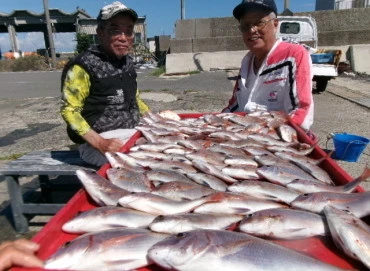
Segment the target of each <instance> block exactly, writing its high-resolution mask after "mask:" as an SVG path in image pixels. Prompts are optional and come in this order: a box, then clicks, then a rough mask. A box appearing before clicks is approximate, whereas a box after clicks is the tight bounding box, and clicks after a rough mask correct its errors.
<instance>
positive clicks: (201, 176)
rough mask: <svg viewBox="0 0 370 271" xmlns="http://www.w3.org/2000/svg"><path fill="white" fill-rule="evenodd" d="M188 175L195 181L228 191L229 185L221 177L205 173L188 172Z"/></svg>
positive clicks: (218, 189)
mask: <svg viewBox="0 0 370 271" xmlns="http://www.w3.org/2000/svg"><path fill="white" fill-rule="evenodd" d="M186 176H187V177H189V178H190V179H191V180H193V181H194V182H196V183H198V184H201V185H204V186H207V187H210V188H212V189H214V190H217V191H226V189H227V187H228V185H227V184H226V183H225V182H224V181H223V180H221V179H219V178H217V177H215V176H213V175H209V174H205V173H200V172H199V173H188V174H186Z"/></svg>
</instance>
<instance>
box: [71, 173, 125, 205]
mask: <svg viewBox="0 0 370 271" xmlns="http://www.w3.org/2000/svg"><path fill="white" fill-rule="evenodd" d="M76 175H77V177H78V179H79V180H80V181H81V183H82V185H83V187H84V188H85V190H86V192H87V193H88V194H89V196H90V197H91V198H92V199H93V200H94V202H95V203H96V204H98V205H99V206H106V205H114V206H116V205H117V203H118V200H119V199H120V198H122V197H123V196H125V195H127V194H129V193H130V192H128V191H127V190H124V189H122V188H120V187H118V186H117V185H114V184H113V183H112V182H110V181H109V180H108V179H106V178H104V177H102V176H100V175H98V174H97V173H96V172H95V171H91V170H86V169H77V170H76Z"/></svg>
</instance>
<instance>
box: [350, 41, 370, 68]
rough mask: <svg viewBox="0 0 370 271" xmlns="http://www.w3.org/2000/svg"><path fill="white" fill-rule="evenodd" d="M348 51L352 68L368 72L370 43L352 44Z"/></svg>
mask: <svg viewBox="0 0 370 271" xmlns="http://www.w3.org/2000/svg"><path fill="white" fill-rule="evenodd" d="M350 52H351V68H352V70H353V71H355V72H361V73H366V74H370V61H369V60H370V59H369V58H370V45H352V46H351V47H350Z"/></svg>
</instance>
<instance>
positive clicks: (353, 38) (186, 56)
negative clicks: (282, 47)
mask: <svg viewBox="0 0 370 271" xmlns="http://www.w3.org/2000/svg"><path fill="white" fill-rule="evenodd" d="M295 15H297V16H312V17H314V18H315V20H316V23H317V27H318V38H319V48H326V49H341V50H342V57H341V61H350V63H351V64H352V69H353V70H354V71H358V72H366V73H368V74H370V68H368V66H367V64H366V63H370V55H369V51H368V48H370V8H361V9H347V10H323V11H315V12H311V13H296V14H295ZM175 34H176V38H175V39H171V40H170V47H171V54H169V55H167V64H166V69H167V73H171V72H174V73H178V72H187V71H192V70H194V68H197V67H198V66H197V65H196V64H194V63H195V62H194V59H195V56H196V57H197V58H200V59H201V64H202V65H201V67H202V70H209V68H210V67H212V66H213V65H214V63H215V62H214V60H213V58H214V57H216V56H214V55H215V54H209V53H212V52H213V53H215V52H217V57H216V58H217V59H218V60H219V61H220V62H219V63H218V65H222V63H223V62H225V63H226V62H227V63H228V65H229V66H239V64H240V61H241V58H239V59H235V61H234V59H233V58H231V59H228V58H229V55H230V53H231V52H234V51H235V52H241V51H243V52H244V53H243V54H242V55H244V54H245V52H246V51H245V46H244V44H243V42H242V37H241V34H240V32H239V30H238V22H237V20H236V19H235V18H233V17H224V18H208V19H192V20H179V21H177V22H176V28H175ZM351 45H356V46H353V47H351ZM175 54H180V55H179V56H176V55H175ZM239 54H240V53H239ZM365 54H366V55H365ZM236 55H238V53H236ZM179 58H183V60H181V61H180V60H179ZM355 59H361V60H355ZM233 61H234V62H233ZM180 62H181V66H182V67H183V70H181V69H179V68H178V67H172V66H171V63H173V64H174V65H179V63H180ZM355 62H356V63H355ZM218 68H222V67H221V66H219V67H218ZM197 69H199V68H197Z"/></svg>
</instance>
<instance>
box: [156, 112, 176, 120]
mask: <svg viewBox="0 0 370 271" xmlns="http://www.w3.org/2000/svg"><path fill="white" fill-rule="evenodd" d="M158 114H159V115H160V116H161V117H162V118H165V119H170V120H176V121H179V120H181V117H180V116H179V115H178V114H177V113H176V112H174V111H172V110H164V111H161V112H159V113H158Z"/></svg>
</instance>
